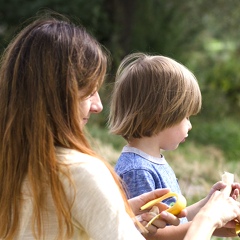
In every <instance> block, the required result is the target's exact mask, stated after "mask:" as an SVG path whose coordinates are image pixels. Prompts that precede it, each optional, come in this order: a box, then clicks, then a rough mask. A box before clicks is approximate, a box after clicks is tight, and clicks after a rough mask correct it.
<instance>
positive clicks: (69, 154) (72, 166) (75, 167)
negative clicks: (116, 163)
mask: <svg viewBox="0 0 240 240" xmlns="http://www.w3.org/2000/svg"><path fill="white" fill-rule="evenodd" d="M56 155H57V159H58V161H59V162H60V165H61V166H63V167H67V168H68V169H69V170H70V171H71V173H72V174H74V172H79V171H80V170H83V169H84V173H85V174H91V175H93V174H96V172H98V173H100V172H101V173H105V174H109V170H108V168H107V167H106V165H105V164H104V162H103V161H102V160H100V159H99V158H97V157H94V156H90V155H88V154H85V153H82V152H79V151H77V150H74V149H68V148H62V147H57V148H56ZM82 173H83V172H82Z"/></svg>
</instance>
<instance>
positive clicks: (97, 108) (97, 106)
mask: <svg viewBox="0 0 240 240" xmlns="http://www.w3.org/2000/svg"><path fill="white" fill-rule="evenodd" d="M102 110H103V105H102V101H101V99H100V96H99V94H98V92H95V93H94V94H93V96H92V104H91V108H90V111H91V112H92V113H100V112H101V111H102Z"/></svg>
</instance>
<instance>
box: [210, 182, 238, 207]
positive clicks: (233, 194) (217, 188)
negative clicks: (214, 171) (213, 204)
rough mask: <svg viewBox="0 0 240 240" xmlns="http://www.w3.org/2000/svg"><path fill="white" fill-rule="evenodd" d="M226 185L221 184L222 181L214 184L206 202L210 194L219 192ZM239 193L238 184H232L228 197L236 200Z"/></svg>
mask: <svg viewBox="0 0 240 240" xmlns="http://www.w3.org/2000/svg"><path fill="white" fill-rule="evenodd" d="M226 186H227V185H226V184H225V183H224V182H222V181H219V182H217V183H215V184H214V185H213V186H212V188H211V190H210V192H209V194H208V195H207V197H206V202H207V201H208V200H209V198H210V197H211V196H212V194H213V193H214V192H215V191H221V190H222V189H224V188H225V187H226ZM239 191H240V183H232V192H231V194H230V196H231V197H232V198H233V199H234V200H236V199H237V198H238V197H239Z"/></svg>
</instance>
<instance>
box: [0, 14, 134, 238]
mask: <svg viewBox="0 0 240 240" xmlns="http://www.w3.org/2000/svg"><path fill="white" fill-rule="evenodd" d="M107 62H108V58H107V54H106V53H105V51H104V50H103V48H102V47H101V46H100V45H99V43H98V42H97V41H96V40H95V39H94V38H93V37H92V36H91V35H90V34H89V33H87V32H86V30H85V29H84V28H83V27H81V26H75V25H73V24H72V23H70V22H69V21H68V20H67V19H60V20H59V19H57V18H56V17H49V16H48V17H47V18H46V17H41V18H39V19H37V20H35V21H33V22H32V23H31V24H29V25H28V26H26V27H25V28H24V29H23V30H22V31H20V33H19V34H18V35H17V36H16V37H15V38H14V39H13V40H12V42H11V43H10V44H9V46H8V47H7V49H6V51H5V52H4V54H3V56H2V59H1V68H0V206H1V207H0V223H1V224H0V238H4V239H12V238H13V237H14V236H15V235H16V233H17V231H18V227H19V221H20V219H21V215H20V211H21V198H22V185H23V181H24V180H25V179H28V181H29V183H30V188H31V193H32V202H33V221H32V226H33V233H34V235H35V237H36V238H38V239H39V238H40V237H41V236H43V235H44V229H43V224H42V210H43V209H44V206H45V205H44V204H45V202H44V200H45V199H44V196H45V195H44V194H43V193H44V189H45V188H46V187H47V188H49V189H50V190H51V195H52V198H53V202H54V204H55V208H56V213H57V218H58V223H59V236H58V237H59V238H58V239H60V238H61V237H62V238H63V239H66V238H69V237H71V236H72V234H73V227H72V222H71V213H70V208H71V203H69V202H68V201H67V198H66V195H65V192H64V189H63V186H62V183H61V181H60V179H59V173H61V172H62V171H63V170H62V168H61V167H60V166H59V162H58V161H57V158H56V154H55V147H56V146H63V147H67V148H72V149H76V150H78V151H80V152H83V153H86V154H89V155H92V156H96V154H95V153H94V152H93V150H91V147H90V145H89V143H88V141H87V139H86V137H85V136H84V133H83V130H82V128H81V124H80V123H79V122H80V121H81V113H80V110H79V91H82V92H84V93H85V95H84V96H83V97H86V96H88V95H90V94H91V93H92V92H93V91H95V90H96V89H98V88H99V87H100V86H101V84H102V82H103V80H104V77H105V73H106V70H107ZM106 165H107V166H108V167H109V170H110V171H111V172H112V175H113V177H114V179H115V181H116V183H117V185H118V186H119V189H120V191H121V193H122V195H123V198H124V201H125V203H126V209H127V211H128V212H129V214H130V215H132V212H131V210H130V208H129V206H128V203H127V200H126V197H125V195H124V193H123V190H122V186H121V184H120V183H119V181H118V178H117V176H116V175H115V173H114V171H113V170H112V168H111V167H110V166H109V165H108V164H106ZM64 174H67V172H64ZM68 177H69V180H70V176H68ZM2 223H4V224H2ZM64 225H65V226H66V229H67V230H66V232H63V230H62V229H63V226H64Z"/></svg>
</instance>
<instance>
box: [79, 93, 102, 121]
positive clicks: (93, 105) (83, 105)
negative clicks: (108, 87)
mask: <svg viewBox="0 0 240 240" xmlns="http://www.w3.org/2000/svg"><path fill="white" fill-rule="evenodd" d="M79 107H80V112H81V114H82V116H83V119H82V122H83V124H84V125H85V124H87V122H88V119H89V118H90V115H91V113H100V112H101V111H102V110H103V105H102V102H101V99H100V96H99V94H98V92H97V91H96V92H94V93H92V94H91V95H90V96H88V97H86V98H85V99H84V100H82V101H81V102H80V104H79Z"/></svg>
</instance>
